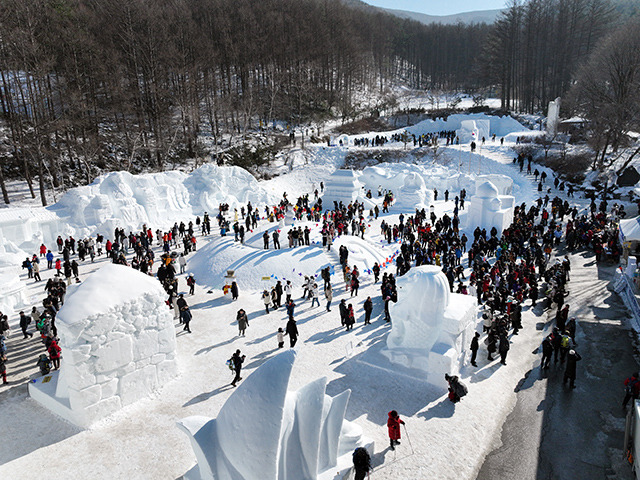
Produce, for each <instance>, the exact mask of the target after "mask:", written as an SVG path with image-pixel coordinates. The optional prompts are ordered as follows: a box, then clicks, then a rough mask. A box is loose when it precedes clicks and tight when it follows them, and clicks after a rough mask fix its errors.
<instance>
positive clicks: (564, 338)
mask: <svg viewBox="0 0 640 480" xmlns="http://www.w3.org/2000/svg"><path fill="white" fill-rule="evenodd" d="M570 340H571V337H570V336H569V335H563V336H562V339H561V340H560V346H561V347H562V348H569V341H570Z"/></svg>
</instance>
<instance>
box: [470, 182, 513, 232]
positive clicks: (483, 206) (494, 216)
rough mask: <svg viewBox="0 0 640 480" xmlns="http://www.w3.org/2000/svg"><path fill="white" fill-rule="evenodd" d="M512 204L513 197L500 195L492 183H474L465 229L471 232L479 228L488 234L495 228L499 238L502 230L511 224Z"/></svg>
mask: <svg viewBox="0 0 640 480" xmlns="http://www.w3.org/2000/svg"><path fill="white" fill-rule="evenodd" d="M514 203H515V198H514V197H512V196H510V195H500V194H499V192H498V189H497V188H496V186H495V185H494V184H493V183H491V182H489V181H479V182H478V183H476V194H475V195H474V196H473V197H471V200H470V205H469V213H467V228H468V229H470V230H473V229H475V228H476V227H480V228H481V229H483V228H484V229H486V230H487V233H489V232H490V231H491V229H492V228H493V227H495V228H496V230H498V236H500V234H501V233H502V230H504V229H505V228H507V227H508V226H509V225H511V223H512V222H513V209H514Z"/></svg>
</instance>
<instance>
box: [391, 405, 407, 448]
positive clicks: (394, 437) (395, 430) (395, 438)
mask: <svg viewBox="0 0 640 480" xmlns="http://www.w3.org/2000/svg"><path fill="white" fill-rule="evenodd" d="M400 424H402V425H404V422H403V421H402V420H401V419H400V416H399V415H398V412H396V411H395V410H391V411H390V412H389V420H387V427H388V428H389V439H390V440H391V450H395V449H396V447H395V446H396V445H400V442H399V440H400Z"/></svg>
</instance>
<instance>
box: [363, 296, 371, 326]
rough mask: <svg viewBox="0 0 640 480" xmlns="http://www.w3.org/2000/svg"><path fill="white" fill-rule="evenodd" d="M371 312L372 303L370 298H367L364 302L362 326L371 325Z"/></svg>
mask: <svg viewBox="0 0 640 480" xmlns="http://www.w3.org/2000/svg"><path fill="white" fill-rule="evenodd" d="M372 311H373V302H372V301H371V297H367V299H366V300H365V301H364V324H365V325H369V324H370V323H371V312H372Z"/></svg>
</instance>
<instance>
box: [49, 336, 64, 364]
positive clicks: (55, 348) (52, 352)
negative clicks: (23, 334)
mask: <svg viewBox="0 0 640 480" xmlns="http://www.w3.org/2000/svg"><path fill="white" fill-rule="evenodd" d="M47 351H48V352H49V358H50V359H51V363H52V364H53V369H54V370H58V369H59V368H60V357H61V354H62V349H61V348H60V345H58V342H56V341H55V339H54V340H51V343H50V344H49V347H48V348H47Z"/></svg>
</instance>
